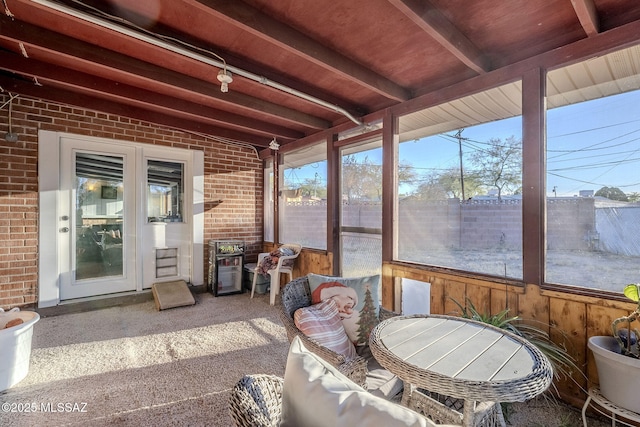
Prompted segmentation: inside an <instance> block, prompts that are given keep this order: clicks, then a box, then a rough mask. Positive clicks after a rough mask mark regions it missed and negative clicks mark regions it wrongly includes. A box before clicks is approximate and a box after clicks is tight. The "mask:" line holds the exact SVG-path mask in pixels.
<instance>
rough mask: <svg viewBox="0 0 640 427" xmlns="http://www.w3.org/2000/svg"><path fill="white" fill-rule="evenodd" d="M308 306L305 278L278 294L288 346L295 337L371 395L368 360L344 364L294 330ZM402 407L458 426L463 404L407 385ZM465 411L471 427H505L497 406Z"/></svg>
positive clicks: (386, 313) (382, 315) (483, 404)
mask: <svg viewBox="0 0 640 427" xmlns="http://www.w3.org/2000/svg"><path fill="white" fill-rule="evenodd" d="M309 305H311V290H310V288H309V281H308V279H307V277H306V276H305V277H300V278H297V279H294V280H293V281H291V282H289V284H288V285H287V286H285V288H284V289H283V290H282V292H281V304H280V310H279V311H278V314H279V316H280V320H281V321H282V323H283V325H284V327H285V330H286V332H287V337H288V339H289V342H291V341H292V340H293V338H294V337H296V336H298V337H300V339H301V340H302V342H303V344H304V346H305V347H306V348H307V349H309V351H312V352H313V353H315V354H317V355H318V356H320V357H322V358H323V359H324V360H326V361H327V362H329V363H330V364H331V365H333V366H334V367H336V368H337V369H338V370H339V371H340V372H341V373H343V374H344V375H345V376H347V377H348V378H349V379H351V381H353V382H355V383H356V384H358V385H360V386H362V387H363V388H365V389H366V390H369V391H371V389H370V388H369V387H367V375H368V374H369V369H368V363H369V361H368V359H366V358H364V357H361V356H358V357H356V358H355V359H351V360H347V359H346V358H345V357H344V356H343V355H341V354H338V353H336V352H334V351H332V350H330V349H328V348H326V347H324V346H322V345H321V344H319V343H318V342H316V341H314V340H313V339H311V338H309V337H307V336H306V335H305V334H304V333H302V331H300V330H299V329H298V328H297V327H296V325H295V323H294V321H293V313H294V312H295V311H296V310H297V309H299V308H301V307H307V306H309ZM393 316H398V313H394V312H392V311H389V310H386V309H384V308H383V307H380V312H379V316H378V317H379V320H380V321H383V320H386V319H388V318H390V317H393ZM374 394H375V392H374ZM390 399H392V400H398V396H393V397H390ZM402 403H403V405H404V406H407V407H409V408H411V409H413V410H414V411H416V412H418V413H420V414H422V415H424V416H425V417H426V418H428V419H430V420H432V421H434V422H436V423H438V424H449V425H462V422H463V410H464V405H463V404H464V401H463V400H461V399H454V398H451V397H448V396H443V395H437V394H435V393H430V392H429V391H427V390H422V389H416V388H415V387H412V386H410V385H409V386H408V387H407V384H405V389H404V393H403V395H402ZM467 409H468V410H471V412H473V413H474V417H473V419H474V426H475V427H504V426H505V421H504V418H503V416H502V411H501V407H500V404H499V403H497V402H477V403H476V407H475V408H467Z"/></svg>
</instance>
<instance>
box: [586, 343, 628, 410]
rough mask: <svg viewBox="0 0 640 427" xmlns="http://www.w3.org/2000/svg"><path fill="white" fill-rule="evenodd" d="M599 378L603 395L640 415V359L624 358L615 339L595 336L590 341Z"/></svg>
mask: <svg viewBox="0 0 640 427" xmlns="http://www.w3.org/2000/svg"><path fill="white" fill-rule="evenodd" d="M589 348H590V349H591V351H592V352H593V355H594V357H595V360H596V367H597V368H598V378H599V379H600V391H601V392H602V395H603V396H604V397H606V398H607V399H608V400H610V401H611V402H612V403H613V404H615V405H617V406H619V407H621V408H624V409H627V410H629V411H633V412H636V413H640V394H639V393H638V386H639V385H640V359H634V358H633V357H629V356H623V355H622V354H620V348H619V346H618V342H617V341H616V339H615V338H613V337H610V336H596V337H591V338H589Z"/></svg>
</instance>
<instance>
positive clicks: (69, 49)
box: [0, 16, 331, 130]
mask: <svg viewBox="0 0 640 427" xmlns="http://www.w3.org/2000/svg"><path fill="white" fill-rule="evenodd" d="M0 25H1V26H2V33H1V34H0V38H4V39H7V40H12V41H14V42H16V43H23V44H25V45H27V46H32V47H33V48H35V49H44V50H47V51H49V52H51V53H54V54H56V55H62V56H65V57H71V59H73V60H74V61H81V62H83V63H85V64H86V65H87V66H90V67H92V68H95V67H98V68H100V69H101V70H96V73H98V74H101V75H103V76H104V77H110V78H111V76H114V75H118V78H122V79H125V80H129V81H130V83H131V84H132V85H136V86H142V87H148V86H149V85H151V86H154V87H158V86H161V87H162V88H161V89H159V90H164V91H165V92H168V93H179V94H180V95H181V96H182V97H185V99H194V97H196V98H200V99H202V98H203V97H206V98H209V99H211V100H215V101H216V102H219V103H223V104H231V105H233V106H234V107H235V108H244V109H247V110H249V111H256V110H257V111H260V112H261V113H263V114H266V115H271V116H274V118H277V119H281V120H285V121H289V122H292V123H298V124H301V125H304V126H307V127H310V128H313V129H317V130H320V129H325V128H327V127H329V126H330V125H331V124H330V123H329V122H327V121H325V120H322V119H319V118H317V117H313V116H310V115H307V114H304V113H302V112H300V111H297V110H293V109H289V108H286V107H283V106H281V105H277V104H274V103H271V102H268V101H265V100H262V99H257V98H255V97H252V96H248V95H244V94H242V93H237V92H229V93H226V94H221V93H220V89H219V87H218V86H217V85H216V84H213V83H210V82H205V81H203V80H200V79H196V78H193V77H190V76H186V75H184V74H181V73H177V72H175V71H171V70H168V69H166V68H162V67H160V66H156V65H153V64H150V63H147V62H143V61H140V60H137V59H135V58H131V57H129V56H126V55H123V54H119V53H117V52H114V51H111V50H107V49H103V48H100V47H98V46H95V45H93V44H90V43H87V42H83V41H79V40H76V39H73V38H70V37H67V36H64V35H62V34H59V33H54V32H51V31H48V30H45V29H42V28H36V27H33V26H31V25H30V24H27V23H24V22H18V21H17V20H16V21H14V20H11V19H10V18H8V17H6V16H0ZM141 49H142V47H141ZM175 56H177V55H175ZM170 57H171V55H170V54H169V53H165V58H166V60H169V58H170ZM61 59H62V58H61ZM173 60H175V61H178V60H181V59H178V58H174V59H173Z"/></svg>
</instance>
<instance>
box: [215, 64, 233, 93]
mask: <svg viewBox="0 0 640 427" xmlns="http://www.w3.org/2000/svg"><path fill="white" fill-rule="evenodd" d="M218 81H220V91H222V92H229V83H231V82H232V81H233V77H231V73H230V72H229V71H227V69H226V68H223V69H222V70H220V71H218Z"/></svg>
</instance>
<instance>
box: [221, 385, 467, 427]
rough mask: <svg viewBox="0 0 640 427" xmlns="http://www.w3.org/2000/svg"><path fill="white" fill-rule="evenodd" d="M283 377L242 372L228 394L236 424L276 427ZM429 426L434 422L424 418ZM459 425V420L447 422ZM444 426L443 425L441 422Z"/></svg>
mask: <svg viewBox="0 0 640 427" xmlns="http://www.w3.org/2000/svg"><path fill="white" fill-rule="evenodd" d="M283 386H284V379H282V378H280V377H277V376H274V375H245V376H244V377H242V378H241V379H240V381H238V382H237V383H236V385H235V387H234V388H233V390H232V391H231V396H229V413H230V414H231V418H232V419H233V421H234V423H235V426H236V427H276V426H279V425H280V422H281V421H282V395H283ZM425 421H426V423H427V425H428V426H431V427H436V423H435V422H434V421H432V420H431V419H429V418H426V419H425ZM447 425H448V426H450V427H451V426H454V425H455V426H459V425H460V424H447ZM442 427H446V426H442Z"/></svg>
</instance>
